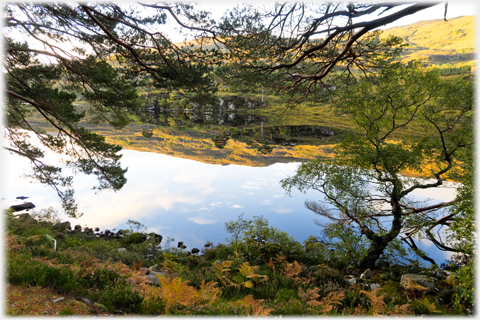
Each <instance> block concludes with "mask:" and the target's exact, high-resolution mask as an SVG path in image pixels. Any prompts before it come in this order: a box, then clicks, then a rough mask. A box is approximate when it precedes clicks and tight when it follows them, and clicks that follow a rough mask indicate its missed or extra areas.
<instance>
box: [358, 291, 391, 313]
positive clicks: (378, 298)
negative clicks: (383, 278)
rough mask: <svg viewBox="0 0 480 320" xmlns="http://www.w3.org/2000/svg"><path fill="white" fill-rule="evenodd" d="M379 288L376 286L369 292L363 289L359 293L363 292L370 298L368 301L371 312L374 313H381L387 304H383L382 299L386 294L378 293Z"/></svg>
mask: <svg viewBox="0 0 480 320" xmlns="http://www.w3.org/2000/svg"><path fill="white" fill-rule="evenodd" d="M380 290H381V288H377V289H375V290H372V291H370V292H368V291H365V290H361V291H360V293H363V294H365V295H366V296H367V297H368V298H369V299H370V301H371V302H372V307H373V314H374V315H379V314H382V313H384V312H385V311H386V309H387V306H386V305H385V302H384V301H383V299H384V298H385V297H386V296H387V294H386V293H384V294H382V295H378V293H379V292H380Z"/></svg>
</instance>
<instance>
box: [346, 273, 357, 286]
mask: <svg viewBox="0 0 480 320" xmlns="http://www.w3.org/2000/svg"><path fill="white" fill-rule="evenodd" d="M345 280H347V282H348V283H349V284H351V285H352V284H355V283H357V279H355V277H354V276H352V275H350V276H345Z"/></svg>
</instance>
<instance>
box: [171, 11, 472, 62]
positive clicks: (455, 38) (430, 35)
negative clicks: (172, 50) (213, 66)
mask: <svg viewBox="0 0 480 320" xmlns="http://www.w3.org/2000/svg"><path fill="white" fill-rule="evenodd" d="M467 14H468V13H467ZM390 34H393V35H395V36H398V37H401V38H402V39H404V40H405V42H406V43H408V44H409V47H408V49H407V51H406V52H405V53H404V54H403V57H402V58H403V60H404V61H409V60H414V59H420V60H423V61H425V62H428V63H429V64H433V65H442V64H447V63H448V64H469V65H471V66H472V67H473V66H474V64H475V53H476V52H477V49H476V37H477V35H476V16H464V17H458V18H452V19H448V20H447V21H445V20H443V19H438V20H427V21H420V22H417V23H414V24H410V25H407V26H401V27H392V28H387V29H384V34H383V36H384V37H386V36H388V35H390ZM177 45H178V46H180V47H182V46H187V47H199V46H200V41H198V40H191V41H186V42H183V43H178V44H177ZM201 45H202V46H203V48H204V49H213V48H215V49H217V50H223V49H224V47H223V45H221V44H219V43H217V45H214V43H213V42H212V41H211V40H209V39H203V40H202V42H201Z"/></svg>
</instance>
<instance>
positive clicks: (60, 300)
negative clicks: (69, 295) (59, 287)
mask: <svg viewBox="0 0 480 320" xmlns="http://www.w3.org/2000/svg"><path fill="white" fill-rule="evenodd" d="M63 301H65V298H64V297H61V298H57V299H53V300H52V302H63Z"/></svg>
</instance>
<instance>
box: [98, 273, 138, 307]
mask: <svg viewBox="0 0 480 320" xmlns="http://www.w3.org/2000/svg"><path fill="white" fill-rule="evenodd" d="M98 302H99V303H101V304H103V305H104V306H105V308H107V310H108V311H109V312H112V313H113V312H128V313H140V312H141V310H142V302H143V297H142V296H141V294H140V292H139V291H138V290H137V289H136V288H135V287H134V286H132V285H130V284H128V283H126V282H125V281H123V280H120V281H117V282H116V283H114V284H111V285H110V286H108V287H106V288H104V289H103V290H102V292H101V294H100V297H99V298H98Z"/></svg>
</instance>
